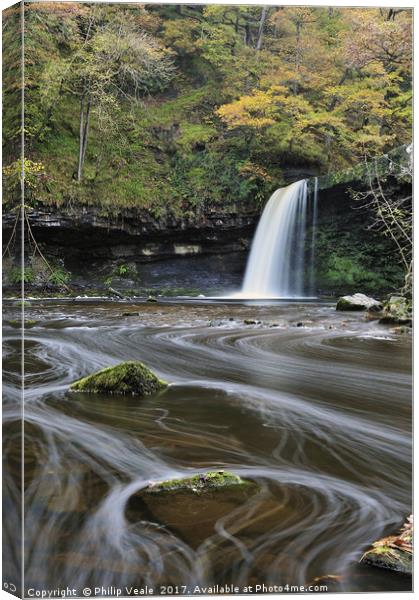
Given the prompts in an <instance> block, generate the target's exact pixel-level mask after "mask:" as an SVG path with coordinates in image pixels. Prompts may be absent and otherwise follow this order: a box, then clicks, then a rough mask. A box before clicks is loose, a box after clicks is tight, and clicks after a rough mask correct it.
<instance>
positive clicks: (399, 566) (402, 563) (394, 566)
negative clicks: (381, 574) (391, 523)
mask: <svg viewBox="0 0 419 600" xmlns="http://www.w3.org/2000/svg"><path fill="white" fill-rule="evenodd" d="M412 536H413V520H412V517H409V519H408V520H407V523H405V525H403V528H402V530H401V533H400V534H399V535H392V536H389V537H386V538H383V539H381V540H378V541H377V542H374V543H373V545H372V548H370V550H367V552H365V554H364V555H363V557H362V558H361V562H362V563H365V564H367V565H372V566H374V567H380V568H382V569H389V570H391V571H397V572H399V573H404V574H406V575H411V574H412V566H413V548H412Z"/></svg>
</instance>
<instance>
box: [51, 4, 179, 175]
mask: <svg viewBox="0 0 419 600" xmlns="http://www.w3.org/2000/svg"><path fill="white" fill-rule="evenodd" d="M100 17H101V14H100V13H99V15H95V14H94V13H92V14H90V15H89V17H88V21H87V26H86V28H85V31H83V35H81V36H80V38H79V46H78V48H77V49H76V50H75V51H74V53H73V54H72V55H71V56H70V57H69V58H63V59H62V60H61V61H59V62H58V61H54V62H53V63H51V64H50V65H49V68H47V69H46V70H45V73H44V80H45V81H46V82H47V85H46V86H45V88H44V97H46V98H47V99H48V102H49V103H51V100H52V99H54V96H55V98H56V97H57V95H60V94H70V95H73V96H76V97H77V98H78V99H79V106H80V110H79V134H78V137H79V152H78V161H77V173H76V178H77V181H79V182H80V181H81V180H82V177H83V167H84V163H85V159H86V149H87V144H88V139H89V131H90V125H91V118H92V115H95V116H96V117H97V119H98V121H99V124H100V125H101V124H104V125H105V126H106V127H107V129H108V130H111V129H112V126H113V125H114V115H115V112H116V111H117V110H118V107H119V105H120V103H121V101H123V100H124V99H126V100H134V101H138V100H139V99H140V98H142V97H144V96H148V95H151V94H154V93H158V92H160V91H162V90H163V89H164V88H165V87H166V86H167V84H168V83H169V82H170V80H171V79H172V77H173V75H174V72H175V69H174V65H173V60H172V57H171V55H170V53H169V52H168V51H167V50H165V49H164V48H163V47H162V46H160V44H159V43H158V42H157V41H156V40H155V39H154V38H153V37H152V36H151V35H150V34H148V33H146V32H144V31H142V30H141V29H139V28H138V26H137V25H136V23H135V22H134V20H132V19H129V18H125V19H124V20H123V21H121V22H118V21H116V20H112V21H110V22H106V21H105V22H104V21H103V20H102V19H101V18H100ZM54 91H55V94H54Z"/></svg>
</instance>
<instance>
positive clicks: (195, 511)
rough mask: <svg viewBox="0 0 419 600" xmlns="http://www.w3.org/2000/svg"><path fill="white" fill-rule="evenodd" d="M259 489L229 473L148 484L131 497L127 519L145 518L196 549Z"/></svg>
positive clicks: (207, 474)
mask: <svg viewBox="0 0 419 600" xmlns="http://www.w3.org/2000/svg"><path fill="white" fill-rule="evenodd" d="M258 490H259V486H258V485H257V484H255V483H253V482H251V481H247V480H245V479H241V477H239V476H238V475H235V474H234V473H230V472H228V471H210V472H207V473H202V474H197V475H193V476H191V477H186V478H181V479H172V480H168V481H160V482H155V483H150V484H149V485H148V487H146V488H144V489H142V490H139V491H138V492H137V493H135V494H134V495H133V496H131V498H130V500H129V502H128V506H127V517H128V519H129V520H131V521H137V520H141V519H142V518H144V516H145V515H148V517H149V518H151V519H152V520H153V521H155V522H158V523H160V524H161V525H164V526H165V528H167V529H168V530H170V531H171V532H172V533H173V534H175V535H177V536H180V537H181V539H183V540H184V541H185V542H186V543H188V544H189V545H190V546H191V547H192V548H196V547H198V546H199V545H200V544H201V543H202V542H204V541H205V540H206V539H208V538H209V537H211V536H212V535H214V534H216V531H217V530H216V524H217V522H218V521H219V520H220V519H222V518H224V517H226V516H227V515H229V514H230V513H232V512H233V511H234V510H236V509H237V508H238V507H239V506H241V505H243V504H245V503H246V502H247V501H248V500H249V498H250V497H251V496H252V495H253V494H255V493H256V492H257V491H258ZM186 515H187V517H186Z"/></svg>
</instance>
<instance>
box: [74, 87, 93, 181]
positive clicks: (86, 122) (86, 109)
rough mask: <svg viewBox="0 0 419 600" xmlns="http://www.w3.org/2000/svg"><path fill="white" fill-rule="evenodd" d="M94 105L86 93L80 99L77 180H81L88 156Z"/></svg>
mask: <svg viewBox="0 0 419 600" xmlns="http://www.w3.org/2000/svg"><path fill="white" fill-rule="evenodd" d="M91 107H92V101H91V98H89V97H88V98H87V105H86V94H84V95H83V96H82V98H81V101H80V132H79V163H78V166H77V181H79V182H80V181H81V180H82V177H83V166H84V160H85V158H86V148H87V137H88V135H89V126H90V109H91Z"/></svg>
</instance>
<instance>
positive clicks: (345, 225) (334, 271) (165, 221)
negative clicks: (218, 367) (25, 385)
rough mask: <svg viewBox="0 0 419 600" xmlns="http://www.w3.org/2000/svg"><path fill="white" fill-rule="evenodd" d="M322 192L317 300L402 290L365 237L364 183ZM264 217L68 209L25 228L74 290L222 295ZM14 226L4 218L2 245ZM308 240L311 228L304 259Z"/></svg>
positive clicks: (386, 244) (390, 255)
mask: <svg viewBox="0 0 419 600" xmlns="http://www.w3.org/2000/svg"><path fill="white" fill-rule="evenodd" d="M319 183H321V185H319V188H320V189H319V194H318V220H317V234H316V248H315V254H316V271H317V272H316V281H317V293H318V294H319V295H336V294H340V293H342V292H349V291H353V290H354V288H356V289H357V290H362V291H364V292H367V293H368V292H369V293H374V292H375V293H381V292H382V291H392V290H394V289H397V288H398V287H400V286H401V285H402V284H403V271H402V268H401V266H400V265H399V264H398V262H397V255H396V254H395V252H394V247H393V245H392V243H391V240H389V239H386V238H385V237H383V236H382V235H381V234H379V233H377V232H374V231H371V230H370V229H369V228H368V225H369V224H370V222H371V220H372V217H373V215H372V214H370V213H368V211H366V210H365V209H362V210H361V207H360V206H359V203H357V202H356V201H354V200H353V198H352V196H351V193H350V189H351V188H357V187H358V188H360V189H362V187H363V186H364V184H362V183H360V182H359V181H350V182H343V183H333V182H331V181H329V182H327V181H325V180H320V181H319ZM310 186H311V187H312V181H311V182H310ZM398 193H406V190H402V189H400V190H399V192H398ZM311 198H312V195H311ZM309 204H310V200H309ZM262 210H263V208H262V207H257V206H254V207H249V206H247V207H245V208H242V210H241V212H239V209H238V208H237V209H234V211H232V210H230V211H229V212H227V211H226V212H220V211H215V210H211V209H209V210H207V211H199V212H198V211H197V212H196V213H195V214H193V213H188V214H187V215H185V216H184V217H183V218H179V217H176V216H170V215H166V216H162V217H160V218H155V217H153V216H152V215H151V214H150V213H149V212H146V211H144V210H142V211H139V210H135V209H129V210H128V209H125V210H123V211H121V212H120V213H119V214H118V215H117V216H111V215H104V214H103V212H102V211H101V210H100V209H99V208H94V207H85V208H80V207H78V208H77V210H72V209H71V208H69V207H68V208H67V209H65V210H64V209H54V210H49V211H42V210H32V211H31V212H30V213H29V222H30V224H31V228H32V232H33V234H34V236H35V239H36V240H37V242H38V244H39V245H40V247H41V248H42V249H43V251H44V253H45V254H46V256H48V257H50V258H51V260H52V261H55V262H56V264H61V265H62V266H63V267H64V268H65V269H66V270H67V271H69V272H70V273H71V282H72V283H73V284H75V285H76V287H81V288H82V289H83V288H86V289H92V288H93V289H98V290H100V289H103V287H104V286H106V285H109V282H111V283H112V282H113V285H115V286H118V288H120V289H131V290H133V289H140V288H146V289H154V290H156V292H157V291H160V290H163V291H166V292H167V291H168V290H169V289H172V290H174V291H178V292H179V293H181V292H182V291H185V293H186V292H191V293H200V292H202V293H223V292H224V293H225V292H226V291H230V290H235V289H238V288H239V287H240V285H241V281H242V277H243V274H244V270H245V266H246V260H247V256H248V253H249V248H250V244H251V241H252V238H253V235H254V232H255V229H256V226H257V223H258V220H259V217H260V213H261V211H262ZM14 218H15V217H14V216H13V215H5V216H4V219H3V227H4V229H5V231H4V240H6V241H7V239H8V237H9V233H10V232H11V228H12V224H13V220H14ZM311 234H312V232H311V229H310V227H308V229H307V235H306V240H307V241H306V245H307V248H306V249H307V253H310V252H311V249H310V242H311V239H312V235H311ZM261 268H263V266H262V265H261Z"/></svg>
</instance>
